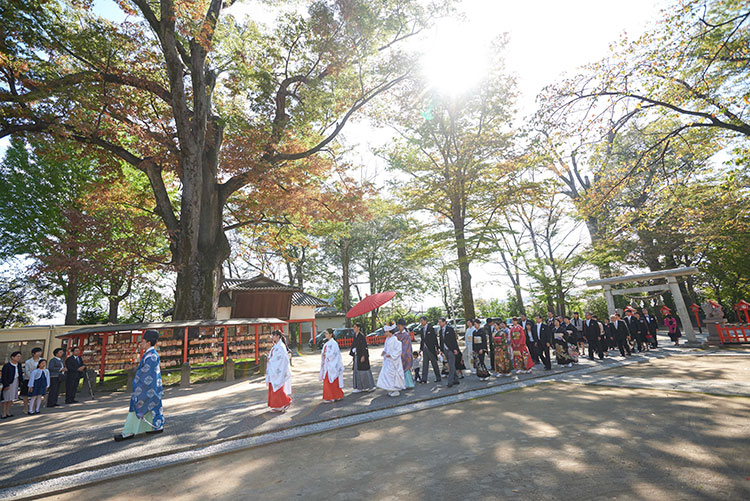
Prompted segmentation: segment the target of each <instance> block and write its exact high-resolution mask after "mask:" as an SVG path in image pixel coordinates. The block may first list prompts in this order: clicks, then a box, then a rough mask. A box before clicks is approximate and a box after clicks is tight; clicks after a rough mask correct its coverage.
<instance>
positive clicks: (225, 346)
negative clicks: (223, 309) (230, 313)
mask: <svg viewBox="0 0 750 501" xmlns="http://www.w3.org/2000/svg"><path fill="white" fill-rule="evenodd" d="M226 363H227V326H226V325H225V326H224V364H225V365H226Z"/></svg>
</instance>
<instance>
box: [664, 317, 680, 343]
mask: <svg viewBox="0 0 750 501" xmlns="http://www.w3.org/2000/svg"><path fill="white" fill-rule="evenodd" d="M664 325H666V326H667V329H669V338H670V339H671V340H672V342H673V343H674V345H675V346H680V337H681V336H682V334H680V327H679V326H678V325H677V319H676V318H674V317H673V316H672V314H671V313H667V315H666V316H665V317H664Z"/></svg>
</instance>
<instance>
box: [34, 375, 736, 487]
mask: <svg viewBox="0 0 750 501" xmlns="http://www.w3.org/2000/svg"><path fill="white" fill-rule="evenodd" d="M650 365H651V364H633V365H631V366H629V367H628V368H627V369H623V370H629V371H632V372H633V373H634V374H637V375H640V373H641V372H642V368H643V367H644V366H650ZM571 386H572V385H569V384H561V383H552V384H545V385H537V386H534V387H531V388H526V389H524V390H521V391H513V392H508V393H502V394H498V395H492V396H488V397H485V398H481V399H472V400H470V401H466V402H461V403H459V404H450V405H446V406H444V407H441V408H439V409H431V410H422V411H417V412H411V413H407V414H402V415H397V416H393V417H388V418H385V419H380V420H377V421H370V422H366V423H362V424H359V425H355V426H349V427H345V428H337V429H335V430H332V431H329V432H325V433H315V434H312V435H308V436H305V437H301V438H298V439H295V440H285V441H280V442H276V443H273V444H269V445H266V446H263V447H259V448H253V449H244V450H239V451H236V452H233V453H230V454H220V455H213V456H210V457H206V458H203V459H198V460H195V461H191V462H185V463H182V464H179V465H176V466H171V467H167V468H157V469H152V470H150V471H145V472H140V473H138V474H137V475H136V476H129V477H122V478H118V479H112V480H109V481H105V482H101V483H96V484H91V485H87V486H84V487H83V488H81V489H76V490H74V491H71V492H66V493H59V492H57V493H55V494H50V492H49V491H48V492H47V493H46V495H47V496H49V497H50V498H52V499H53V500H54V501H89V500H91V501H104V500H121V499H137V500H139V501H140V500H144V501H146V500H155V501H157V500H163V499H169V500H173V501H183V500H184V501H188V500H195V499H211V500H227V501H236V500H238V499H239V500H243V499H263V500H265V499H284V500H290V499H306V500H317V499H325V500H331V501H334V500H335V501H342V500H352V501H359V500H378V501H379V500H388V501H393V500H401V499H409V500H418V501H422V500H424V501H429V500H441V499H458V500H461V499H472V500H474V499H476V500H505V499H520V500H534V501H546V500H598V499H618V500H629V499H633V500H649V501H651V500H653V501H665V500H673V499H674V500H704V499H717V500H718V499H721V500H742V499H750V481H748V479H747V475H748V471H750V455H748V454H747V450H748V448H750V405H749V404H750V399H748V398H726V397H717V396H712V395H705V394H693V393H680V392H671V391H664V390H641V389H629V388H611V387H602V386H593V385H592V386H577V387H573V388H571ZM175 479H179V481H175ZM40 497H43V496H40ZM44 499H48V498H46V497H45V498H44Z"/></svg>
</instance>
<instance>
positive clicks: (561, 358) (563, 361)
mask: <svg viewBox="0 0 750 501" xmlns="http://www.w3.org/2000/svg"><path fill="white" fill-rule="evenodd" d="M571 327H573V326H572V325H571ZM574 329H575V328H574ZM554 337H555V343H554V345H553V346H554V347H555V359H556V360H557V365H568V364H570V363H572V362H573V358H572V357H571V356H570V345H569V343H568V339H569V337H570V334H569V333H568V328H567V327H566V326H565V325H561V326H560V327H557V328H556V329H555V330H554ZM574 344H575V342H574Z"/></svg>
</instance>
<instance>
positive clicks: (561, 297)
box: [555, 276, 565, 316]
mask: <svg viewBox="0 0 750 501" xmlns="http://www.w3.org/2000/svg"><path fill="white" fill-rule="evenodd" d="M555 294H556V295H557V314H558V315H562V316H565V291H563V286H562V278H561V277H559V276H558V277H557V278H556V279H555Z"/></svg>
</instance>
